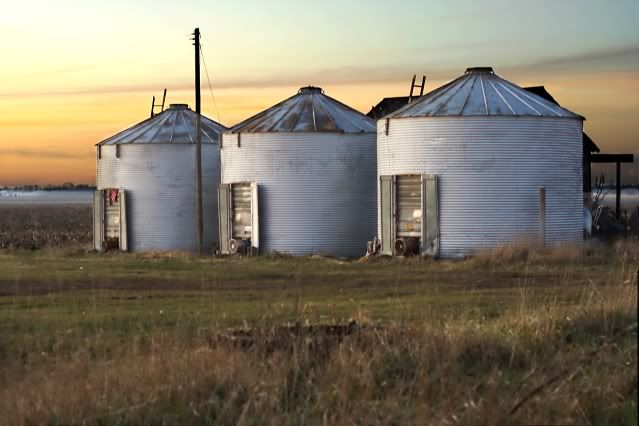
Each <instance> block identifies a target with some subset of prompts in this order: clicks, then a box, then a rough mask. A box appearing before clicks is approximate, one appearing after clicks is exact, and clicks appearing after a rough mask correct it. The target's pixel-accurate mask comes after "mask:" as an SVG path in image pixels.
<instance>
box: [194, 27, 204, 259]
mask: <svg viewBox="0 0 639 426" xmlns="http://www.w3.org/2000/svg"><path fill="white" fill-rule="evenodd" d="M193 40H194V41H195V43H194V45H195V192H196V200H197V203H196V209H197V251H198V253H199V254H200V255H202V254H204V219H203V217H202V215H203V213H202V135H201V131H200V127H201V125H202V123H201V117H200V113H201V112H202V105H201V99H200V29H199V28H196V29H195V31H194V32H193Z"/></svg>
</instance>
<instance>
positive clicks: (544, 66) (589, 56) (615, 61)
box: [505, 45, 639, 73]
mask: <svg viewBox="0 0 639 426" xmlns="http://www.w3.org/2000/svg"><path fill="white" fill-rule="evenodd" d="M505 68H506V69H507V70H508V71H510V72H524V73H528V72H535V73H539V72H540V71H542V72H545V71H550V72H562V71H563V72H571V73H578V72H580V71H587V72H591V71H602V70H606V71H613V70H614V71H628V70H632V71H639V45H634V46H623V47H617V48H612V49H604V50H594V51H589V52H582V53H579V54H575V55H568V56H561V57H555V58H548V59H542V60H539V61H535V62H531V63H528V64H523V65H517V66H511V67H505Z"/></svg>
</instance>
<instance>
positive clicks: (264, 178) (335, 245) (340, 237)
mask: <svg viewBox="0 0 639 426" xmlns="http://www.w3.org/2000/svg"><path fill="white" fill-rule="evenodd" d="M222 138H223V144H222V149H221V161H222V182H224V183H233V182H246V181H251V182H256V183H257V184H258V185H259V214H260V234H261V237H260V249H261V251H281V252H287V253H290V254H294V255H305V254H311V253H326V254H331V255H335V256H362V255H364V254H365V253H366V242H367V241H370V240H371V239H372V238H373V237H374V235H375V223H376V212H377V211H376V208H375V170H376V151H375V134H374V133H362V134H338V133H310V132H309V133H304V132H296V133H256V134H250V133H246V134H244V133H242V134H241V136H240V147H238V135H237V134H224V135H223V136H222Z"/></svg>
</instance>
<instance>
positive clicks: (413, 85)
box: [408, 74, 426, 103]
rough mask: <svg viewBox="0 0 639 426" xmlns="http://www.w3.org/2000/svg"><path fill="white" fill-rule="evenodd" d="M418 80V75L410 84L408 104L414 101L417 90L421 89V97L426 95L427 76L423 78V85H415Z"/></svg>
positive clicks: (414, 76) (414, 75)
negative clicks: (414, 93)
mask: <svg viewBox="0 0 639 426" xmlns="http://www.w3.org/2000/svg"><path fill="white" fill-rule="evenodd" d="M416 79H417V75H416V74H413V81H412V82H411V84H410V95H409V96H408V103H410V102H411V101H412V100H413V92H414V91H415V88H417V87H418V88H419V96H423V95H424V87H426V76H425V75H423V76H422V84H421V85H418V84H415V80H416Z"/></svg>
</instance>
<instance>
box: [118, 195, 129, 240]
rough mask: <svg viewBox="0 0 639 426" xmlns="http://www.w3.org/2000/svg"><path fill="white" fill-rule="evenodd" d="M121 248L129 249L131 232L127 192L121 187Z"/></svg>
mask: <svg viewBox="0 0 639 426" xmlns="http://www.w3.org/2000/svg"><path fill="white" fill-rule="evenodd" d="M119 197H120V250H121V251H129V234H128V232H127V224H126V194H125V193H124V189H120V193H119Z"/></svg>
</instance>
